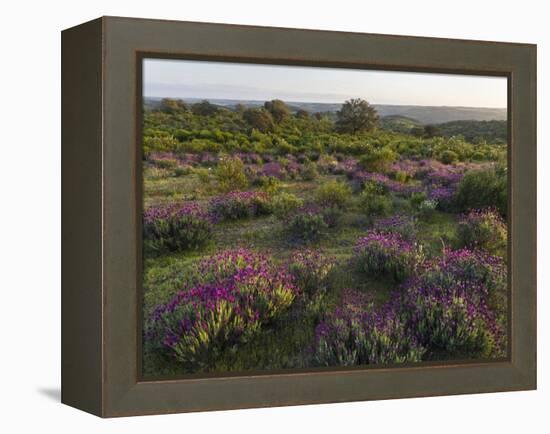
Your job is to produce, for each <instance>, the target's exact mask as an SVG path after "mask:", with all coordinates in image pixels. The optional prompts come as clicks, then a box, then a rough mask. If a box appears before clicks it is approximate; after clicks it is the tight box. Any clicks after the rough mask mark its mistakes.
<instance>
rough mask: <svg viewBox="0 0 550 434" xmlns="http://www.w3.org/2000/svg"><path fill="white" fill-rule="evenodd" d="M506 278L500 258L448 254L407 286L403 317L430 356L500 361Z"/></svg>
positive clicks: (479, 253) (480, 253) (478, 253)
mask: <svg viewBox="0 0 550 434" xmlns="http://www.w3.org/2000/svg"><path fill="white" fill-rule="evenodd" d="M506 275H507V273H506V266H505V263H504V261H503V260H502V259H501V258H499V257H496V256H491V255H489V254H488V253H486V252H483V251H479V250H476V251H471V250H467V249H462V250H451V251H449V250H447V251H445V252H444V253H443V256H442V257H441V258H437V259H434V260H432V261H431V262H430V263H427V264H425V266H424V271H422V272H421V273H420V274H419V277H417V278H415V279H411V280H410V281H409V282H408V283H407V284H406V285H405V288H404V292H403V294H404V295H403V298H402V299H401V302H402V303H401V304H402V306H403V307H402V311H403V314H404V315H406V316H407V317H408V318H409V327H410V328H411V329H412V330H414V331H415V333H417V337H418V339H419V340H420V341H421V342H422V343H423V345H424V346H426V348H428V349H429V350H430V352H431V353H432V354H437V355H439V356H440V357H441V356H444V355H447V356H448V357H455V358H456V357H464V356H467V357H495V356H502V355H503V354H504V353H505V349H506V342H505V332H504V330H505V324H506V316H505V311H506V287H507V285H506Z"/></svg>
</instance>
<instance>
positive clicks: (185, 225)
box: [143, 204, 212, 254]
mask: <svg viewBox="0 0 550 434" xmlns="http://www.w3.org/2000/svg"><path fill="white" fill-rule="evenodd" d="M211 233H212V222H211V219H210V217H209V216H208V214H207V213H205V212H204V211H203V210H202V209H201V208H200V207H199V206H198V205H196V204H187V205H171V206H164V207H151V208H148V209H147V210H146V211H145V212H144V216H143V245H144V249H145V251H146V252H148V253H152V254H158V253H162V252H175V251H184V250H189V249H197V248H199V247H202V246H204V245H205V244H206V243H207V242H208V241H209V239H210V236H211Z"/></svg>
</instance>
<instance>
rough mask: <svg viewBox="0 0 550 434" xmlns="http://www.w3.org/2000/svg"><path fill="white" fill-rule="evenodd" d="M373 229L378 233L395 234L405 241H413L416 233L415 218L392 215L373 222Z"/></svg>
mask: <svg viewBox="0 0 550 434" xmlns="http://www.w3.org/2000/svg"><path fill="white" fill-rule="evenodd" d="M374 229H375V230H376V231H377V232H380V233H390V232H391V233H396V234H399V236H401V238H403V239H406V240H414V238H415V237H416V233H417V227H416V218H414V217H412V216H408V215H400V214H397V215H393V216H391V217H386V218H380V219H378V220H376V221H375V222H374Z"/></svg>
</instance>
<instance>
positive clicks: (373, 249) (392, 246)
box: [353, 231, 423, 282]
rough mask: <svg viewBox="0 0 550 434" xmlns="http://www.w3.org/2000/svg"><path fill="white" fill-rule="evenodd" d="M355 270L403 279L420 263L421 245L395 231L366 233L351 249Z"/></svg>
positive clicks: (421, 257) (421, 256)
mask: <svg viewBox="0 0 550 434" xmlns="http://www.w3.org/2000/svg"><path fill="white" fill-rule="evenodd" d="M354 253H355V258H354V259H353V261H354V262H355V263H356V265H357V267H358V269H359V270H360V271H361V272H363V273H365V274H368V275H373V276H389V277H391V278H393V279H394V280H395V281H398V282H400V281H403V280H404V279H406V278H407V277H408V276H409V275H411V274H412V273H413V272H414V271H415V270H416V269H417V268H418V266H419V265H420V264H421V263H422V260H423V254H422V247H421V246H420V245H418V244H416V243H415V242H412V241H407V240H405V239H403V238H402V237H401V236H400V235H399V234H397V233H392V232H389V233H380V232H376V231H371V232H368V233H367V235H366V236H364V237H361V238H359V239H358V240H357V242H356V244H355V248H354Z"/></svg>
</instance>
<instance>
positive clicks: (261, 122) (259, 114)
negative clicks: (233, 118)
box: [243, 108, 274, 133]
mask: <svg viewBox="0 0 550 434" xmlns="http://www.w3.org/2000/svg"><path fill="white" fill-rule="evenodd" d="M243 119H244V120H245V121H246V122H247V123H248V125H250V126H251V127H252V128H256V129H257V130H258V131H261V132H262V133H266V132H269V131H273V128H274V124H273V117H272V116H271V113H270V112H268V111H267V110H265V109H263V108H249V109H246V110H245V111H244V113H243Z"/></svg>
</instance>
